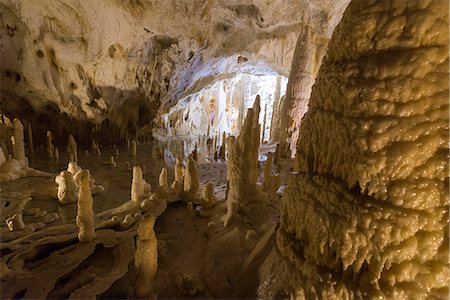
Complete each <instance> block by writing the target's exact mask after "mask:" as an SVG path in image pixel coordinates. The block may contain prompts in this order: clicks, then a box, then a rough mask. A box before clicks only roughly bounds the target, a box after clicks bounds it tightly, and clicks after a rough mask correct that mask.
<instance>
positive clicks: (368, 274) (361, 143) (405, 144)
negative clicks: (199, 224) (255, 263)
mask: <svg viewBox="0 0 450 300" xmlns="http://www.w3.org/2000/svg"><path fill="white" fill-rule="evenodd" d="M448 9H449V8H448V2H446V1H405V0H395V1H362V0H355V1H352V3H351V4H350V5H349V7H348V8H347V10H346V12H345V15H344V17H343V19H342V21H341V23H340V24H339V25H338V27H337V28H336V31H335V32H334V34H333V37H332V40H331V42H330V45H329V49H328V52H327V56H326V57H325V59H324V62H323V64H322V66H321V69H320V72H319V76H318V78H317V80H316V85H315V86H314V88H313V92H312V96H311V101H310V104H309V110H308V112H307V113H306V115H305V117H304V118H303V121H302V124H301V126H300V139H299V142H298V146H297V158H298V162H299V167H300V172H299V174H296V175H292V177H291V179H290V181H289V184H288V188H287V190H286V191H285V193H284V195H283V200H282V212H281V226H280V229H279V230H278V232H277V248H278V250H277V251H275V252H274V253H272V254H271V256H270V259H269V261H270V263H268V264H267V265H265V267H264V269H263V274H265V275H267V277H266V280H264V281H263V284H262V286H261V288H260V292H261V295H262V296H268V295H275V296H276V295H277V293H276V291H277V290H278V291H279V292H280V293H279V294H278V296H279V295H280V294H281V295H284V294H291V295H294V296H295V297H297V298H306V299H312V298H327V299H328V298H375V297H381V298H395V299H401V298H410V297H417V298H427V297H437V298H445V297H447V296H448V283H449V264H448V250H449V248H448V247H449V244H448V242H449V238H448V204H449V196H448V150H449V149H448V142H449V141H448V122H449V119H448V118H449V117H448V116H449V111H448V96H449V94H448V85H449V81H448V78H449V77H448V51H449V44H448V28H449V27H448ZM277 253H278V254H277ZM275 265H276V267H275ZM270 268H272V269H271V270H276V271H275V272H273V271H271V270H270ZM274 274H275V275H274ZM265 275H263V276H265ZM268 287H270V288H268Z"/></svg>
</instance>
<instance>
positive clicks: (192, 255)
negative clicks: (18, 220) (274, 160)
mask: <svg viewBox="0 0 450 300" xmlns="http://www.w3.org/2000/svg"><path fill="white" fill-rule="evenodd" d="M161 147H167V145H164V146H161ZM167 148H168V149H167V150H166V151H164V153H165V155H163V156H161V155H158V153H161V152H160V151H159V147H158V145H157V144H156V143H145V144H140V145H138V151H137V156H136V157H131V156H129V155H127V153H128V149H127V148H126V147H119V148H117V149H118V153H119V155H116V156H115V160H116V164H117V167H112V165H111V164H110V157H111V156H112V155H114V154H115V153H116V148H113V147H108V148H103V149H102V155H100V156H98V155H88V154H86V153H85V152H82V151H79V154H78V164H79V165H80V166H81V167H83V168H87V169H89V170H90V172H91V176H92V178H94V179H95V183H96V184H101V185H102V186H103V187H104V189H105V191H104V192H103V193H99V194H96V195H94V196H93V198H94V205H93V207H94V212H95V214H96V215H97V214H100V213H102V212H107V211H108V210H111V209H113V208H116V207H118V206H120V205H122V204H124V203H126V202H127V201H128V200H129V199H130V187H131V180H132V172H131V169H130V168H131V167H132V166H133V165H136V164H138V165H141V166H142V168H143V173H144V178H145V179H146V180H147V182H149V183H150V184H151V185H152V187H156V186H157V185H158V176H159V173H160V171H161V168H162V167H167V169H168V175H169V176H168V179H169V184H170V183H171V182H172V181H173V166H174V155H173V154H172V153H176V149H175V151H174V150H173V149H172V151H173V152H172V151H170V148H171V147H170V146H169V147H167ZM272 148H273V147H270V146H267V147H265V148H264V147H263V148H262V151H261V156H260V158H261V159H262V160H264V154H265V153H264V152H267V151H269V150H272ZM155 153H156V155H155ZM200 159H201V160H203V163H199V164H198V170H199V176H200V189H202V188H203V186H204V185H205V184H206V183H207V182H208V181H210V182H212V183H213V184H214V191H215V195H216V198H217V200H218V201H217V204H216V205H215V206H214V207H213V208H212V209H209V210H202V208H201V207H198V206H195V205H194V211H191V210H189V209H187V208H186V204H185V203H183V202H176V203H172V204H170V205H168V207H167V209H166V210H165V211H164V213H163V214H162V215H161V216H159V217H158V219H157V221H156V223H155V233H156V237H157V239H158V271H157V274H156V279H155V284H154V294H155V295H157V297H158V298H160V299H169V298H170V299H174V298H231V297H234V295H236V294H239V291H236V289H235V288H234V287H236V286H237V285H239V284H240V283H239V282H236V278H239V274H244V273H245V272H248V270H244V268H243V265H242V263H243V261H244V259H245V258H246V257H247V256H248V255H249V254H250V253H251V252H252V251H253V250H254V249H255V247H256V245H257V243H258V241H259V240H260V239H261V238H262V237H263V236H264V235H265V234H267V233H268V232H270V231H271V230H272V231H273V228H274V227H275V225H276V223H277V221H278V215H279V209H278V206H279V196H277V195H275V196H274V197H269V199H261V203H258V204H257V205H255V206H254V207H252V209H251V210H250V211H251V213H250V215H248V216H246V219H245V221H242V222H239V225H234V226H229V227H227V228H223V226H222V222H221V217H222V216H223V215H224V214H225V212H226V206H225V201H224V198H225V192H226V163H224V162H220V161H209V160H208V162H207V163H206V159H205V157H202V156H201V155H200ZM29 160H30V166H31V167H33V168H36V169H38V170H42V171H46V172H50V173H53V174H55V175H56V174H57V173H59V172H60V171H61V170H64V169H66V168H67V162H68V157H66V154H65V153H62V154H61V157H60V158H59V159H58V160H56V159H49V158H47V157H46V155H45V152H44V151H42V150H41V151H39V150H38V151H36V152H35V154H34V155H32V156H29ZM289 163H290V161H285V162H284V164H285V167H286V164H289ZM262 169H263V168H262V167H260V171H261V173H262ZM286 169H287V168H286ZM287 173H288V172H285V173H283V176H282V182H283V183H284V182H285V181H286V180H285V178H286V175H287ZM260 177H261V176H260ZM259 179H260V180H261V178H259ZM53 180H54V176H53V177H51V178H44V177H29V178H22V179H19V180H16V181H13V182H9V183H4V184H2V186H1V188H2V191H1V193H2V198H5V197H6V198H8V199H9V200H8V201H10V202H13V203H14V199H16V200H17V201H18V203H19V202H20V203H22V207H20V205H18V206H17V207H15V205H11V207H10V210H5V208H3V209H2V210H3V212H4V214H11V211H14V209H16V210H18V211H21V212H22V211H23V212H26V211H29V210H30V209H31V208H39V210H41V211H45V212H46V213H47V215H53V216H56V215H57V216H58V217H56V218H53V219H48V220H47V221H48V222H46V224H45V230H50V229H51V228H52V227H55V228H59V227H61V226H63V225H64V224H67V225H68V226H73V224H74V222H75V217H76V211H77V206H76V204H66V205H60V204H59V203H58V202H57V201H56V199H50V198H48V197H46V196H45V187H46V186H47V185H49V184H50V183H51V182H52V181H53ZM3 204H4V203H3ZM4 205H5V204H4ZM4 217H5V216H2V218H4ZM33 218H34V217H33V216H27V215H26V214H25V215H24V222H25V224H34V223H33V222H36V220H35V219H33ZM1 226H2V227H1V228H0V229H1V232H2V233H3V234H2V247H1V251H2V253H7V254H8V258H7V260H6V258H5V256H4V255H3V254H2V256H3V259H2V262H4V263H6V265H8V267H9V262H10V261H11V257H14V251H15V250H16V249H13V248H14V247H13V246H11V245H15V244H14V243H15V242H16V241H15V239H18V240H19V241H20V240H21V239H22V240H24V239H25V240H26V234H25V233H23V234H18V235H17V236H9V235H10V234H12V233H9V232H8V230H7V227H6V226H5V223H3V224H2V225H1ZM58 226H59V227H58ZM130 232H131V233H130V235H131V236H134V237H135V236H136V233H135V229H134V231H133V230H131V231H130ZM133 232H134V233H133ZM24 236H25V237H24ZM42 238H44V237H42ZM273 240H274V237H272V239H271V241H272V242H273ZM73 243H74V241H72V243H69V244H70V245H71V246H73ZM67 246H68V245H67V244H64V243H62V244H58V245H57V246H55V247H53V248H52V249H51V250H46V251H47V252H48V253H45V256H47V257H48V260H50V258H51V257H52V253H53V252H57V251H62V250H63V248H64V247H67ZM98 251H100V250H98ZM102 251H103V250H102ZM102 251H100V252H99V253H108V252H105V251H103V252H102ZM30 252H33V251H31V250H30ZM96 252H97V250H95V251H94V254H92V255H90V256H89V257H92V256H93V255H94V256H95V253H96ZM34 255H36V253H34ZM40 255H41V256H42V253H41V254H40ZM28 256H29V260H31V261H33V259H34V258H33V257H34V256H33V254H28ZM39 259H42V258H39ZM112 259H114V256H112ZM47 263H49V264H51V262H50V261H48V262H47ZM22 268H23V266H22ZM127 270H128V271H127V272H126V274H125V275H123V276H121V277H119V278H118V279H115V281H114V282H111V284H110V286H109V287H107V288H106V289H104V290H103V291H102V292H101V293H98V294H96V295H97V297H99V298H129V297H132V291H131V289H130V287H132V286H133V280H134V279H133V278H134V277H133V276H135V273H136V270H135V268H134V266H133V261H132V260H131V261H130V262H129V263H128V269H127ZM27 271H28V272H30V273H33V269H28V270H27ZM256 275H257V274H254V278H248V279H247V280H249V284H248V285H247V288H248V286H250V287H252V286H253V287H256V284H257V279H256V277H257V276H256ZM65 276H66V277H67V276H68V275H67V274H66V275H65ZM69 277H70V276H69ZM8 278H9V277H8ZM10 279H11V280H13V279H14V276H12V275H10ZM58 282H59V281H58ZM2 284H5V281H4V279H2ZM7 284H11V282H8V283H7ZM12 285H14V284H12ZM79 285H82V283H80V284H79ZM77 288H80V287H79V286H77V284H72V286H71V287H70V288H67V289H68V290H65V294H63V295H71V294H73V293H74V292H76V290H77ZM54 289H55V288H54ZM59 290H61V287H59ZM240 292H241V294H242V291H240ZM51 293H52V292H50V293H49V294H47V295H53V296H55V297H57V295H61V293H59V294H58V293H56V292H54V290H53V294H51ZM245 294H247V295H252V294H253V292H252V291H250V292H249V291H245ZM18 296H20V295H18ZM29 296H31V297H32V296H33V295H29V294H25V298H27V297H29ZM19 298H20V297H19Z"/></svg>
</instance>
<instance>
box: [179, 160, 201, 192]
mask: <svg viewBox="0 0 450 300" xmlns="http://www.w3.org/2000/svg"><path fill="white" fill-rule="evenodd" d="M199 185H200V183H199V176H198V169H197V164H196V163H195V161H194V159H193V158H192V156H191V155H188V162H187V165H186V171H185V172H184V188H183V190H184V193H185V195H186V197H187V198H188V199H190V200H192V199H196V198H197V197H198V190H199ZM188 199H186V200H188Z"/></svg>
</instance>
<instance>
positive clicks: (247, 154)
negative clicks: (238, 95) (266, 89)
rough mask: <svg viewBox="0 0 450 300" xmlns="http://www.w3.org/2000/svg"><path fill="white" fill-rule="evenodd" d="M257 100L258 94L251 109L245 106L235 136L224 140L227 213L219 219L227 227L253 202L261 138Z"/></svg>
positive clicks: (258, 100) (258, 101)
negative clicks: (242, 121) (246, 109)
mask: <svg viewBox="0 0 450 300" xmlns="http://www.w3.org/2000/svg"><path fill="white" fill-rule="evenodd" d="M259 103H260V99H259V96H256V99H255V102H254V104H253V108H250V109H248V112H247V116H246V118H245V121H244V125H243V126H242V129H241V132H240V134H239V136H238V138H237V139H236V138H235V137H230V138H228V139H227V143H228V162H227V181H228V186H229V189H228V194H227V213H226V215H225V216H224V217H223V218H222V221H223V222H224V226H228V224H229V223H230V221H231V220H232V218H233V217H234V216H236V214H237V212H238V209H239V208H242V209H244V210H245V206H246V204H247V203H249V202H252V200H254V198H255V193H256V178H257V176H258V149H259V141H260V139H259V138H260V135H259V133H260V125H259V123H258V116H259V112H260V107H259Z"/></svg>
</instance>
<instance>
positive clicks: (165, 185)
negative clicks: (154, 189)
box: [159, 168, 169, 190]
mask: <svg viewBox="0 0 450 300" xmlns="http://www.w3.org/2000/svg"><path fill="white" fill-rule="evenodd" d="M159 186H160V187H161V188H163V189H164V190H168V189H169V184H168V183H167V169H166V168H162V169H161V173H160V174H159Z"/></svg>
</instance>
